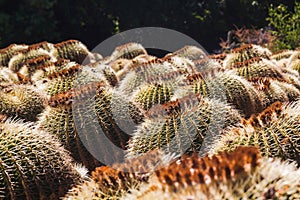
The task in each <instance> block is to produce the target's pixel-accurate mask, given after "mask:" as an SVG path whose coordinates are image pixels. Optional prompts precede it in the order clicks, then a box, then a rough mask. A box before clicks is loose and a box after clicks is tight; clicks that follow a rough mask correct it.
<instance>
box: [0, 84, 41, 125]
mask: <svg viewBox="0 0 300 200" xmlns="http://www.w3.org/2000/svg"><path fill="white" fill-rule="evenodd" d="M1 87H2V88H1V91H0V113H2V114H6V115H8V116H11V117H19V118H22V119H25V120H27V121H35V120H36V117H37V115H38V114H39V113H41V112H42V111H43V109H44V107H45V97H44V95H43V94H42V93H40V92H38V91H37V90H36V89H35V88H34V87H33V86H31V85H16V84H11V85H5V86H1Z"/></svg>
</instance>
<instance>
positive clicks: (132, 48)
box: [110, 42, 147, 61]
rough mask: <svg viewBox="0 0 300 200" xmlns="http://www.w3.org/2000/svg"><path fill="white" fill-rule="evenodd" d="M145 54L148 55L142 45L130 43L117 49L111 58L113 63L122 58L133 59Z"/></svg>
mask: <svg viewBox="0 0 300 200" xmlns="http://www.w3.org/2000/svg"><path fill="white" fill-rule="evenodd" d="M143 54H147V51H146V49H145V48H144V47H143V46H142V45H141V44H139V43H134V42H130V43H127V44H123V45H121V46H118V47H116V48H115V50H114V51H113V53H112V54H111V56H110V60H111V61H113V60H117V59H120V58H125V59H133V58H135V57H137V56H138V55H143Z"/></svg>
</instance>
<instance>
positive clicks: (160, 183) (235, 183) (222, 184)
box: [121, 147, 300, 200]
mask: <svg viewBox="0 0 300 200" xmlns="http://www.w3.org/2000/svg"><path fill="white" fill-rule="evenodd" d="M299 178H300V170H299V169H297V168H296V167H295V165H294V164H288V163H285V162H282V161H280V160H278V159H271V160H270V159H267V158H264V157H261V155H260V153H259V151H258V150H257V149H256V148H253V147H240V148H238V149H237V150H236V151H234V152H231V153H228V152H221V153H219V154H218V155H214V156H205V157H199V156H198V155H193V156H190V157H184V158H182V159H180V160H179V161H178V162H174V163H172V164H170V165H169V166H167V167H165V168H162V169H159V170H157V171H156V172H155V174H154V175H153V176H152V177H150V178H149V182H147V183H142V184H141V185H140V187H139V188H138V189H135V188H133V189H131V190H130V193H128V194H126V195H124V196H123V197H122V198H121V199H127V200H130V199H140V200H151V199H155V198H157V197H159V199H163V200H168V199H203V200H209V199H299V198H300V189H299V184H300V182H299Z"/></svg>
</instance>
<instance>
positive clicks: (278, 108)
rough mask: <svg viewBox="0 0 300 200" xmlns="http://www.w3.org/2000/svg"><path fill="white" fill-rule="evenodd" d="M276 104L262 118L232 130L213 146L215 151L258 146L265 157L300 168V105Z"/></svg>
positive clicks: (255, 118) (258, 117) (226, 132)
mask: <svg viewBox="0 0 300 200" xmlns="http://www.w3.org/2000/svg"><path fill="white" fill-rule="evenodd" d="M299 105H300V104H299V102H298V103H292V104H285V105H282V104H281V103H279V102H275V103H274V104H272V105H271V106H270V107H268V108H267V109H266V110H264V111H263V112H262V113H260V114H259V115H258V116H253V117H251V118H250V119H249V120H244V121H243V124H242V125H241V127H232V128H230V129H228V130H227V131H225V133H224V134H222V136H221V137H220V138H219V140H217V142H216V143H215V144H213V145H212V146H211V147H212V150H211V152H219V151H223V150H233V149H235V148H236V147H238V146H239V145H252V146H256V147H258V148H259V149H260V150H261V152H262V155H264V156H267V157H279V158H281V159H284V160H289V161H294V162H296V163H298V165H300V132H299V130H300V123H299V117H300V114H299V113H300V106H299Z"/></svg>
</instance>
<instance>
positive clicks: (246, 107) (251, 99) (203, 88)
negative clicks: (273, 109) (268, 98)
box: [187, 72, 264, 117]
mask: <svg viewBox="0 0 300 200" xmlns="http://www.w3.org/2000/svg"><path fill="white" fill-rule="evenodd" d="M199 75H200V74H194V75H191V76H188V77H187V80H188V81H189V84H190V85H191V87H192V91H193V92H194V93H200V94H201V95H202V96H205V97H210V98H218V99H221V100H225V101H227V102H228V103H230V104H232V105H233V106H235V108H237V109H239V110H241V111H242V113H243V114H244V115H245V116H246V117H249V116H250V115H251V114H252V113H257V112H260V111H261V110H263V108H264V99H263V98H261V95H260V93H259V92H258V91H256V89H255V88H254V87H253V86H252V85H251V84H250V83H249V82H248V81H247V80H245V79H244V78H242V77H239V76H237V75H235V74H233V73H231V72H224V73H218V74H216V75H215V76H213V77H210V78H207V79H203V78H202V77H199ZM197 77H198V78H197ZM222 94H224V97H223V96H222Z"/></svg>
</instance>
